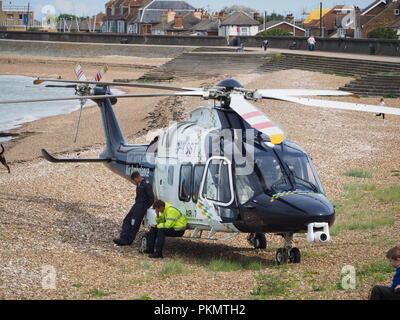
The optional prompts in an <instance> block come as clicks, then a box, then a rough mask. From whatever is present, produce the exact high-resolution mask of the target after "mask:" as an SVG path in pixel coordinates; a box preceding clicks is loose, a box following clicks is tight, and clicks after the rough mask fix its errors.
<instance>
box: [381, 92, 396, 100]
mask: <svg viewBox="0 0 400 320" xmlns="http://www.w3.org/2000/svg"><path fill="white" fill-rule="evenodd" d="M383 97H384V98H385V99H397V98H398V96H397V94H394V93H388V94H385V95H384V96H383Z"/></svg>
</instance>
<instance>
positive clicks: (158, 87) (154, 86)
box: [33, 78, 202, 91]
mask: <svg viewBox="0 0 400 320" xmlns="http://www.w3.org/2000/svg"><path fill="white" fill-rule="evenodd" d="M43 82H61V83H76V84H95V85H99V86H118V87H135V88H150V89H160V90H174V91H176V90H182V91H198V90H202V89H200V88H187V87H173V86H161V85H157V84H145V83H126V82H97V81H80V80H62V79H45V78H43V79H41V78H38V79H36V80H35V81H33V84H42V83H43Z"/></svg>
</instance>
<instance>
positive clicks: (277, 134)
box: [230, 94, 285, 144]
mask: <svg viewBox="0 0 400 320" xmlns="http://www.w3.org/2000/svg"><path fill="white" fill-rule="evenodd" d="M230 97H231V104H230V107H231V108H232V109H233V110H234V111H235V112H236V113H237V114H239V116H240V117H242V118H243V119H244V120H245V121H246V122H247V123H248V124H249V125H251V126H252V127H253V128H254V129H256V130H258V131H260V132H262V133H265V134H266V135H268V136H269V138H270V140H271V142H272V143H273V144H280V143H281V142H282V141H283V139H285V133H284V132H283V130H282V129H281V128H279V127H278V126H277V125H276V124H275V123H273V122H272V121H271V120H270V119H269V118H268V117H267V116H266V115H265V113H263V112H262V111H260V110H259V109H257V108H256V107H255V106H254V105H252V104H251V103H250V102H248V101H247V100H246V99H245V98H244V97H243V96H242V95H240V94H231V96H230Z"/></svg>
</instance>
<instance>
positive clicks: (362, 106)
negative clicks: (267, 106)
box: [270, 95, 400, 116]
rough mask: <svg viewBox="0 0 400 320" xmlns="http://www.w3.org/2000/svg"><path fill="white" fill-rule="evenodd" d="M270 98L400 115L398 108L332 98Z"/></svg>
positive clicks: (308, 104)
mask: <svg viewBox="0 0 400 320" xmlns="http://www.w3.org/2000/svg"><path fill="white" fill-rule="evenodd" d="M270 98H272V99H276V100H282V101H289V102H295V103H299V104H302V105H305V106H311V107H321V108H329V109H341V110H352V111H363V112H371V113H385V114H393V115H398V116H400V108H389V107H381V106H374V105H368V104H362V103H351V102H341V101H332V100H317V99H307V98H298V97H289V96H278V95H276V96H274V97H273V96H270Z"/></svg>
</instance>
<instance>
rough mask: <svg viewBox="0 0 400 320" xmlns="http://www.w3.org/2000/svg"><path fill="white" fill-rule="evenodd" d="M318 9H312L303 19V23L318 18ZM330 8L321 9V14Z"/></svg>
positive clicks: (324, 13)
mask: <svg viewBox="0 0 400 320" xmlns="http://www.w3.org/2000/svg"><path fill="white" fill-rule="evenodd" d="M320 11H321V10H320V9H315V10H313V11H312V12H311V13H310V14H309V15H308V17H307V18H306V19H305V20H304V21H303V23H310V22H311V21H313V20H316V19H318V20H319V18H320V16H321V15H320ZM329 11H331V9H322V16H324V15H326V14H327V13H328V12H329Z"/></svg>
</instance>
